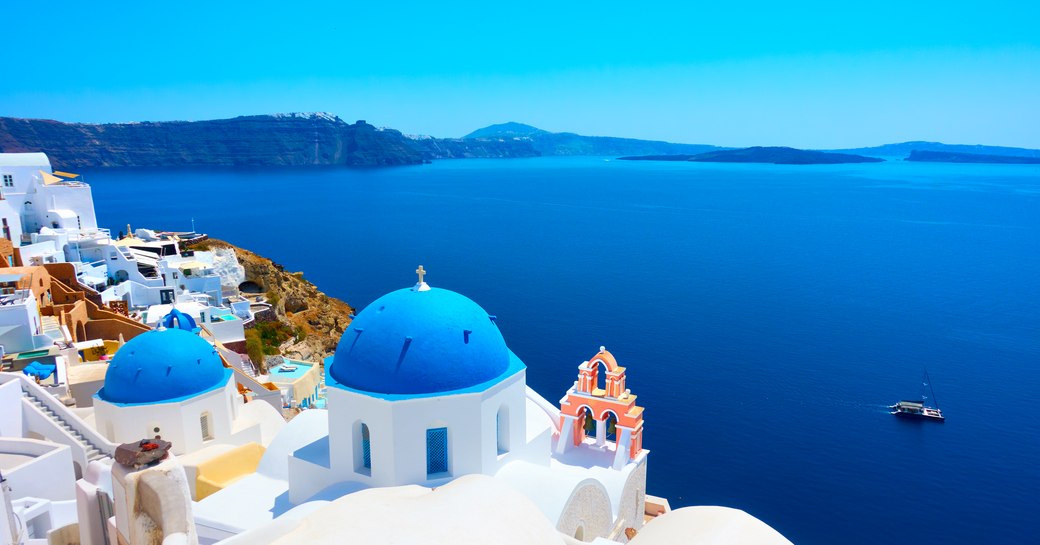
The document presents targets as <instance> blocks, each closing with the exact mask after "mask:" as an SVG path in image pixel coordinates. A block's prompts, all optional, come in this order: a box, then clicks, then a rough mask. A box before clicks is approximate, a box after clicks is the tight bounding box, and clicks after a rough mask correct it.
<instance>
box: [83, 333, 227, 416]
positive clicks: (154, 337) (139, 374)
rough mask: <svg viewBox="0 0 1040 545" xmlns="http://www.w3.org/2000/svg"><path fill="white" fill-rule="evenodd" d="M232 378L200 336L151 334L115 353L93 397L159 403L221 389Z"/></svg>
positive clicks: (211, 347) (119, 401)
mask: <svg viewBox="0 0 1040 545" xmlns="http://www.w3.org/2000/svg"><path fill="white" fill-rule="evenodd" d="M230 374H231V370H230V369H227V368H225V367H224V364H223V362H221V360H220V356H218V355H217V351H216V349H215V348H214V347H213V346H212V345H210V344H209V343H208V342H206V341H205V340H204V339H202V338H201V337H199V336H198V335H195V334H193V333H189V332H187V331H184V330H182V329H164V330H154V331H148V332H146V333H142V334H140V335H138V336H136V337H134V338H133V339H130V341H129V342H127V343H126V344H124V345H123V346H122V347H121V348H120V349H119V350H118V351H116V354H115V356H114V357H113V358H112V363H110V364H109V365H108V370H107V371H106V372H105V385H104V386H103V387H102V388H101V390H99V391H98V393H97V396H98V397H99V398H101V399H103V400H105V401H108V402H109V403H131V404H134V403H163V402H168V401H174V400H178V399H183V398H188V397H192V396H195V395H198V394H201V393H204V392H208V391H210V390H213V389H216V388H218V387H222V386H224V385H225V384H226V383H227V380H228V378H229V376H230Z"/></svg>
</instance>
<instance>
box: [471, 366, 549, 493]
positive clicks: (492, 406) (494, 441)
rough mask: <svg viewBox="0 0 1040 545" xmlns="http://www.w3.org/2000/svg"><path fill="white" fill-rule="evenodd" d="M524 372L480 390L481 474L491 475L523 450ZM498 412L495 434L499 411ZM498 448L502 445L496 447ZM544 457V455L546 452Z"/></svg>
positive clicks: (524, 439)
mask: <svg viewBox="0 0 1040 545" xmlns="http://www.w3.org/2000/svg"><path fill="white" fill-rule="evenodd" d="M525 382H526V372H525V371H521V372H519V373H517V374H516V375H514V376H512V377H509V378H508V379H506V380H504V381H502V382H500V383H498V384H496V385H495V386H494V387H493V388H491V389H489V390H488V391H486V392H484V394H483V399H481V401H480V427H481V441H480V446H479V448H480V455H481V461H480V464H481V470H480V472H481V473H484V474H487V475H493V474H494V473H495V472H496V471H498V469H499V468H500V467H501V466H502V464H505V463H508V462H509V461H510V460H513V459H515V458H516V457H518V456H521V455H522V454H523V453H526V452H527V449H525V448H524V446H525V443H526V437H525V435H526V433H525V429H526V421H527V416H526V410H527V402H526V387H525ZM500 411H501V412H502V416H503V420H502V422H501V428H502V429H501V433H502V435H503V437H501V438H500V437H499V432H500V430H499V425H500V424H499V412H500ZM500 447H502V448H500ZM545 457H546V458H548V451H546V454H545Z"/></svg>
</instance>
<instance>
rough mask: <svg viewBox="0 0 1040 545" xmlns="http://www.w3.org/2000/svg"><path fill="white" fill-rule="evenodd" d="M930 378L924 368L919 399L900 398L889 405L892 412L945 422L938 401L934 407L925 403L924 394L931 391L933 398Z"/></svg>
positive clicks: (898, 414)
mask: <svg viewBox="0 0 1040 545" xmlns="http://www.w3.org/2000/svg"><path fill="white" fill-rule="evenodd" d="M931 382H932V381H931V379H929V378H928V369H925V370H924V385H923V390H924V391H922V392H921V399H920V400H905V399H904V400H902V401H900V402H899V403H896V404H895V405H889V407H888V408H889V409H892V414H894V415H896V416H903V417H909V418H923V419H927V420H935V421H937V422H945V421H946V417H945V416H943V413H942V410H941V409H939V402H938V401H936V402H935V406H934V407H930V406H928V405H927V404H926V402H927V400H928V396H927V395H925V394H926V393H928V392H931V394H932V399H935V391H934V390H932V384H931Z"/></svg>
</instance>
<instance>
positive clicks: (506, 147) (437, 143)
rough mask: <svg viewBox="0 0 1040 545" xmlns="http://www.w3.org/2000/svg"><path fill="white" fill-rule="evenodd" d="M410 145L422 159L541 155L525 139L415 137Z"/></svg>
mask: <svg viewBox="0 0 1040 545" xmlns="http://www.w3.org/2000/svg"><path fill="white" fill-rule="evenodd" d="M412 147H414V148H415V149H416V150H418V151H419V152H420V153H422V155H423V158H424V159H478V158H488V159H505V158H511V157H538V156H540V155H541V153H539V152H538V150H536V149H534V146H532V145H531V142H528V141H526V140H484V139H480V140H473V139H470V140H464V139H462V138H416V139H413V140H412Z"/></svg>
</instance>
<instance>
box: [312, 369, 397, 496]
mask: <svg viewBox="0 0 1040 545" xmlns="http://www.w3.org/2000/svg"><path fill="white" fill-rule="evenodd" d="M326 398H327V406H328V411H329V413H328V415H329V448H330V449H331V451H332V452H335V453H336V455H335V456H333V457H332V461H331V463H332V468H331V469H332V472H333V475H334V476H335V479H336V480H337V481H348V480H350V481H359V482H362V483H364V484H367V485H370V486H393V485H394V484H396V483H397V482H398V480H397V472H396V466H395V464H394V463H393V456H394V452H395V445H394V436H393V429H394V420H393V412H392V411H391V407H390V402H389V401H386V400H383V399H378V398H375V397H371V396H367V395H361V394H357V393H354V392H348V391H346V390H343V389H340V388H335V387H331V388H329V389H328V392H327V393H326ZM362 423H364V424H367V425H368V429H369V432H370V434H371V435H370V437H371V441H370V446H371V448H370V452H371V458H372V464H371V465H372V468H371V470H370V471H368V472H365V471H363V470H362V471H358V466H359V465H360V460H361V445H360V444H357V445H355V441H354V430H355V428H358V429H359V428H360V425H361V424H362Z"/></svg>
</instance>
